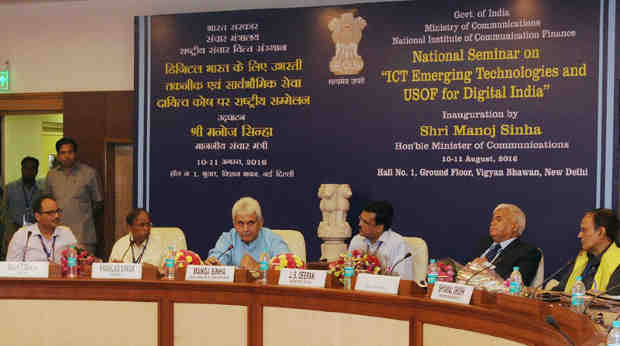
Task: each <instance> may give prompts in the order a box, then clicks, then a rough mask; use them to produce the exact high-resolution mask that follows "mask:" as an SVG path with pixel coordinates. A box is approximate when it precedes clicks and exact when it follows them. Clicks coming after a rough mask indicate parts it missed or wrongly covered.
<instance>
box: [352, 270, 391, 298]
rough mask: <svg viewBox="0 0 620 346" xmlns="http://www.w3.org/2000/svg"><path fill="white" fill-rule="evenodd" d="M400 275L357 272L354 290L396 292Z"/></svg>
mask: <svg viewBox="0 0 620 346" xmlns="http://www.w3.org/2000/svg"><path fill="white" fill-rule="evenodd" d="M399 284H400V276H387V275H374V274H368V273H359V274H357V281H356V282H355V290H356V291H367V292H376V293H387V294H398V285H399Z"/></svg>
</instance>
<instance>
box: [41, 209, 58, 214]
mask: <svg viewBox="0 0 620 346" xmlns="http://www.w3.org/2000/svg"><path fill="white" fill-rule="evenodd" d="M39 214H47V215H55V214H62V209H60V208H58V209H56V210H48V211H42V212H40V213H39Z"/></svg>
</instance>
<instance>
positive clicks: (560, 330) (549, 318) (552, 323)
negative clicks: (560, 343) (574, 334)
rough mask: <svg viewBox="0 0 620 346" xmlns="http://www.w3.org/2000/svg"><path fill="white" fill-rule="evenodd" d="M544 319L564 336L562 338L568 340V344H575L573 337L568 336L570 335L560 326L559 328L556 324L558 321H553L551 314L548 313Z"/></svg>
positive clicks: (574, 345)
mask: <svg viewBox="0 0 620 346" xmlns="http://www.w3.org/2000/svg"><path fill="white" fill-rule="evenodd" d="M545 321H546V322H547V323H549V324H550V325H551V326H552V327H553V328H555V330H557V331H558V332H560V334H562V336H563V337H564V339H566V341H568V343H569V344H571V345H573V346H576V344H575V342H574V341H573V339H571V338H570V336H568V334H566V333H564V331H563V330H562V328H560V326H559V325H558V323H557V322H556V321H555V318H553V316H551V315H548V316H546V317H545Z"/></svg>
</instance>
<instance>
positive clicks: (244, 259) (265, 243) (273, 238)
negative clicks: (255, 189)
mask: <svg viewBox="0 0 620 346" xmlns="http://www.w3.org/2000/svg"><path fill="white" fill-rule="evenodd" d="M232 220H233V228H232V229H231V230H230V231H228V232H224V233H222V235H221V236H220V238H219V239H218V240H217V243H215V248H213V249H211V250H210V251H209V257H208V258H207V259H205V264H207V265H234V266H237V267H243V268H246V269H250V270H258V269H259V261H260V256H261V254H263V253H266V254H267V255H268V256H269V258H270V259H271V258H272V257H274V256H277V255H280V254H283V253H288V252H290V250H289V248H288V245H287V244H286V243H285V242H284V240H283V239H282V237H280V236H279V235H277V234H275V233H273V232H272V231H271V230H270V229H269V228H266V227H263V223H264V220H263V213H262V211H261V207H260V204H259V203H258V201H257V200H255V199H254V198H252V197H243V198H241V199H240V200H238V201H237V202H235V204H234V205H233V209H232Z"/></svg>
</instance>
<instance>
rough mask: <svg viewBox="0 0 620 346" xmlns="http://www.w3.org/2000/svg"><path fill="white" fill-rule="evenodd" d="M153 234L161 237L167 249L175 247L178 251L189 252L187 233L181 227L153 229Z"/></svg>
mask: <svg viewBox="0 0 620 346" xmlns="http://www.w3.org/2000/svg"><path fill="white" fill-rule="evenodd" d="M151 234H153V235H155V236H157V237H159V239H161V242H162V245H163V246H164V247H165V248H168V246H170V245H174V246H175V247H176V250H187V242H186V241H185V233H183V230H182V229H180V228H179V227H152V228H151Z"/></svg>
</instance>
